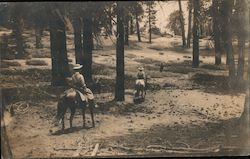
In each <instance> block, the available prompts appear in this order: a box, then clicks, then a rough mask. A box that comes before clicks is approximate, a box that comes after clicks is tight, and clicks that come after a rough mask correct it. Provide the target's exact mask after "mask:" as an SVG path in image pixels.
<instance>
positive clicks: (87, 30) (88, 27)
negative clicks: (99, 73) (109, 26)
mask: <svg viewBox="0 0 250 159" xmlns="http://www.w3.org/2000/svg"><path fill="white" fill-rule="evenodd" d="M92 27H93V21H92V17H84V18H83V58H84V63H83V73H84V76H85V79H86V81H87V82H92V50H93V35H92V32H93V31H92V29H93V28H92Z"/></svg>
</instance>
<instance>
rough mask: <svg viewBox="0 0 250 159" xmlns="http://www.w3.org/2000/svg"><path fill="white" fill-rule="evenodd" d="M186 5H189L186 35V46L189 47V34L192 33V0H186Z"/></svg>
mask: <svg viewBox="0 0 250 159" xmlns="http://www.w3.org/2000/svg"><path fill="white" fill-rule="evenodd" d="M188 5H189V8H188V35H187V47H188V48H190V47H191V46H190V44H191V35H192V33H191V32H192V31H191V30H192V10H193V7H192V1H191V0H189V1H188Z"/></svg>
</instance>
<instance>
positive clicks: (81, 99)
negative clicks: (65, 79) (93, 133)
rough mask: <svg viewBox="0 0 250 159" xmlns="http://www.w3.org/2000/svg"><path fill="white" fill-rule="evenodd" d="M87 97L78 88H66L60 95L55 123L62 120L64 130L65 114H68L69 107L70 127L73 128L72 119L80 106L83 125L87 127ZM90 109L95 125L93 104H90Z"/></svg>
mask: <svg viewBox="0 0 250 159" xmlns="http://www.w3.org/2000/svg"><path fill="white" fill-rule="evenodd" d="M87 104H88V102H87V98H86V97H85V96H83V95H82V94H81V93H80V92H79V91H78V90H76V89H73V88H70V89H68V90H66V91H65V92H64V93H63V94H62V95H60V98H59V100H58V103H57V114H56V117H55V123H56V124H55V125H57V123H60V121H61V122H62V131H64V128H65V126H64V116H65V114H66V111H67V109H68V108H69V109H70V119H69V123H70V129H71V128H72V121H73V118H74V115H75V111H76V109H77V108H78V109H79V108H80V109H81V111H82V119H83V127H85V110H86V108H87ZM89 110H90V114H91V120H92V127H95V121H94V114H93V106H92V105H91V104H89Z"/></svg>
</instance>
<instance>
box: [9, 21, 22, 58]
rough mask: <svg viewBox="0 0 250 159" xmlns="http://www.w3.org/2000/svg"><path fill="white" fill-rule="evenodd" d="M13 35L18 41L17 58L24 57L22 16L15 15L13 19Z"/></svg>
mask: <svg viewBox="0 0 250 159" xmlns="http://www.w3.org/2000/svg"><path fill="white" fill-rule="evenodd" d="M12 27H13V35H14V37H15V41H16V50H17V58H23V57H24V41H23V36H22V32H23V30H22V20H21V17H18V16H15V17H14V19H13V26H12Z"/></svg>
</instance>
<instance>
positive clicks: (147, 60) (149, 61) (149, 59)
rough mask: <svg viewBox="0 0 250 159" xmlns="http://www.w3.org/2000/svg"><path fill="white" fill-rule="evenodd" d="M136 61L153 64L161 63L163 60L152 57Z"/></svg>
mask: <svg viewBox="0 0 250 159" xmlns="http://www.w3.org/2000/svg"><path fill="white" fill-rule="evenodd" d="M135 61H136V62H140V63H144V64H153V63H157V64H160V63H161V61H158V60H153V59H151V58H143V59H135Z"/></svg>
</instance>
